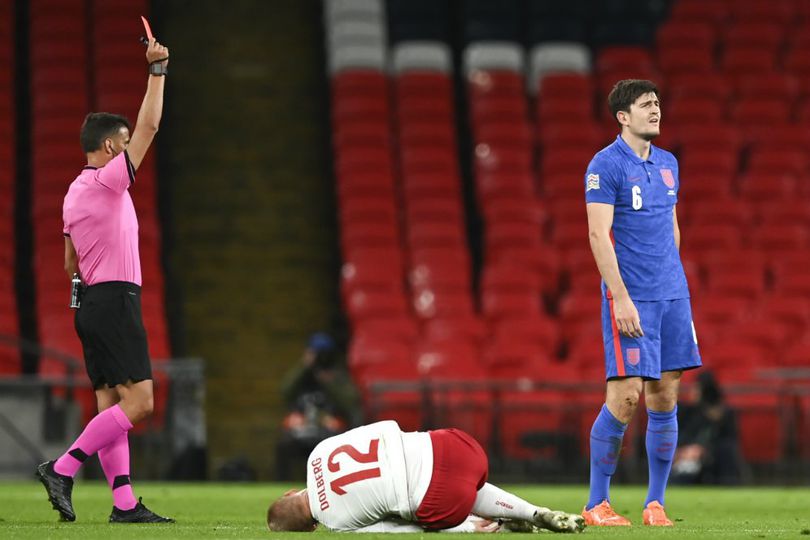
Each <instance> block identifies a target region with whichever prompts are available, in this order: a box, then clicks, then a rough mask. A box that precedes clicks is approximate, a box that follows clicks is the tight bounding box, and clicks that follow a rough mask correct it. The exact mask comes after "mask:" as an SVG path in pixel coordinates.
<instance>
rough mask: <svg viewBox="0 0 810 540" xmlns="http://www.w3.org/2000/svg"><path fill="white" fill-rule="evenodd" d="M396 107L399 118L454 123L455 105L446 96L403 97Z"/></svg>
mask: <svg viewBox="0 0 810 540" xmlns="http://www.w3.org/2000/svg"><path fill="white" fill-rule="evenodd" d="M396 106H397V115H398V117H399V118H407V119H408V120H409V121H413V120H418V121H422V122H424V121H427V120H432V121H434V122H443V123H452V122H453V103H452V101H451V100H449V99H448V98H447V97H445V96H403V97H401V98H400V99H398V100H397V104H396Z"/></svg>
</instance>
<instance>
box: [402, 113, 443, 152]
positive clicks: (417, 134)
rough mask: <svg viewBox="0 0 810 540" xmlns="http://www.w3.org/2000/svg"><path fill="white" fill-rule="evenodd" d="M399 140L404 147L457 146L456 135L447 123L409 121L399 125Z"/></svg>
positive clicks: (430, 120) (431, 120)
mask: <svg viewBox="0 0 810 540" xmlns="http://www.w3.org/2000/svg"><path fill="white" fill-rule="evenodd" d="M399 140H400V144H402V145H403V146H430V145H434V144H435V145H437V146H440V147H445V148H453V147H454V146H455V144H456V133H455V130H454V128H453V126H452V125H449V124H448V123H446V122H441V121H436V120H433V119H429V120H420V121H416V120H409V121H407V122H402V123H400V125H399Z"/></svg>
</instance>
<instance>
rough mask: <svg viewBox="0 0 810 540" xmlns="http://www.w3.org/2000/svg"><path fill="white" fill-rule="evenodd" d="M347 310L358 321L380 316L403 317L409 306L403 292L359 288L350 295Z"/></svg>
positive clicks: (350, 316) (354, 320)
mask: <svg viewBox="0 0 810 540" xmlns="http://www.w3.org/2000/svg"><path fill="white" fill-rule="evenodd" d="M346 310H347V312H348V314H349V318H350V319H351V320H352V321H353V322H355V323H357V322H359V321H363V320H366V319H374V318H378V317H403V316H405V315H406V314H407V313H408V306H407V304H406V303H405V296H404V294H403V293H402V292H399V293H396V294H393V293H389V292H378V291H372V290H369V291H359V290H358V291H354V292H352V293H351V294H350V295H349V298H348V305H347V306H346Z"/></svg>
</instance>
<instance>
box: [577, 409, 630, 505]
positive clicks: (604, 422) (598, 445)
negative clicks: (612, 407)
mask: <svg viewBox="0 0 810 540" xmlns="http://www.w3.org/2000/svg"><path fill="white" fill-rule="evenodd" d="M626 429H627V424H622V423H621V422H619V421H618V420H617V419H616V417H615V416H613V415H612V414H611V413H610V411H609V410H608V408H607V405H602V410H601V411H600V412H599V416H597V417H596V421H595V422H594V423H593V427H592V428H591V495H590V499H588V504H587V505H585V508H586V509H588V510H590V509H591V508H593V507H594V506H596V505H597V504H600V503H601V502H602V501H605V500H607V501H609V500H610V477H611V476H613V473H614V472H616V464H617V463H618V461H619V451H620V450H621V448H622V438H623V437H624V432H625V430H626Z"/></svg>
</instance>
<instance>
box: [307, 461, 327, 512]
mask: <svg viewBox="0 0 810 540" xmlns="http://www.w3.org/2000/svg"><path fill="white" fill-rule="evenodd" d="M310 465H312V474H313V475H314V477H315V487H316V488H317V489H318V502H319V503H320V505H321V511H324V510H326V509H328V508H329V501H327V500H326V484H325V483H324V481H323V468H322V467H321V458H317V459H313V460H312V462H311V463H310Z"/></svg>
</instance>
